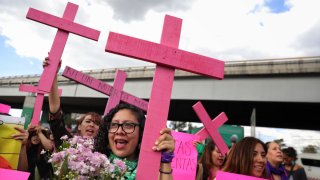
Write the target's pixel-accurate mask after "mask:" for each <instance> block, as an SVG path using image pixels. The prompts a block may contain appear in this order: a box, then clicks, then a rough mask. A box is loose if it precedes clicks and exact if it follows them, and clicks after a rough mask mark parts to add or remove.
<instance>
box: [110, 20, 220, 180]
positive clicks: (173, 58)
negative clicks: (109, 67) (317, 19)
mask: <svg viewBox="0 0 320 180" xmlns="http://www.w3.org/2000/svg"><path fill="white" fill-rule="evenodd" d="M181 26H182V19H179V18H175V17H173V16H168V15H166V17H165V20H164V25H163V29H162V36H161V42H160V44H156V43H153V42H149V41H145V40H141V39H137V38H133V37H129V36H125V35H121V34H117V33H113V32H110V33H109V37H108V41H107V45H106V51H107V52H111V53H115V54H120V55H124V56H128V57H132V58H136V59H140V60H143V61H148V62H152V63H156V69H155V74H154V78H153V84H152V90H151V97H150V100H149V106H148V111H147V119H146V124H145V130H144V135H143V140H142V144H141V148H140V149H141V150H140V155H139V162H138V169H137V170H138V172H137V176H136V178H137V179H139V180H140V179H157V178H158V173H159V172H158V170H159V164H160V158H161V153H156V152H154V151H153V150H152V147H153V146H154V143H155V141H156V139H157V138H158V137H159V132H160V130H161V129H162V128H164V127H166V122H167V117H168V111H169V105H170V99H171V91H172V85H173V79H174V71H175V69H176V68H177V69H182V70H185V71H189V72H193V73H197V74H201V75H206V76H210V77H214V78H218V79H222V78H223V75H224V62H223V61H219V60H217V59H213V58H209V57H205V56H202V55H198V54H194V53H191V52H187V51H183V50H180V49H178V45H179V39H180V31H181Z"/></svg>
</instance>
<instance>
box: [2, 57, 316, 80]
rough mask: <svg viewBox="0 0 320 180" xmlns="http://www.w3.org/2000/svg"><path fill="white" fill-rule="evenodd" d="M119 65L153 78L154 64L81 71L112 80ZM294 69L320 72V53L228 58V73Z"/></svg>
mask: <svg viewBox="0 0 320 180" xmlns="http://www.w3.org/2000/svg"><path fill="white" fill-rule="evenodd" d="M117 69H121V70H124V71H126V73H127V77H128V78H152V77H153V73H154V70H155V66H142V67H128V68H112V69H95V70H84V71H82V72H84V73H86V74H88V75H90V76H92V77H94V78H97V79H100V80H112V79H114V76H115V72H116V70H117ZM292 73H319V74H320V56H313V57H296V58H281V59H260V60H259V59H257V60H242V61H226V62H225V76H233V75H255V74H260V75H263V74H292ZM61 74H62V73H61V72H60V73H59V75H58V81H59V83H64V82H65V83H70V82H72V81H71V80H69V79H67V78H64V77H63V76H62V75H61ZM175 76H176V77H188V76H199V75H196V74H193V73H190V72H185V71H181V70H176V73H175ZM39 79H40V75H39V74H35V75H20V76H7V77H0V86H18V85H19V84H31V85H36V84H37V83H38V82H39Z"/></svg>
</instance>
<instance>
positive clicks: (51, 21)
mask: <svg viewBox="0 0 320 180" xmlns="http://www.w3.org/2000/svg"><path fill="white" fill-rule="evenodd" d="M77 10H78V5H76V4H73V3H70V2H69V3H68V4H67V7H66V9H65V11H64V13H63V17H62V18H59V17H56V16H53V15H50V14H48V13H45V12H42V11H39V10H36V9H33V8H29V11H28V13H27V18H28V19H31V20H34V21H37V22H40V23H43V24H47V25H50V26H52V27H56V28H58V31H57V33H56V36H55V38H54V41H53V44H52V47H51V50H50V53H49V59H50V65H49V66H46V67H45V68H44V71H43V73H42V75H41V77H40V81H39V85H38V89H37V92H38V94H37V98H36V103H35V107H34V111H33V115H32V120H31V123H33V124H37V123H39V116H40V112H41V109H42V105H43V99H44V94H46V93H49V92H50V89H51V87H52V84H53V80H54V78H55V76H56V74H57V71H58V67H59V62H60V59H61V56H62V53H63V50H64V47H65V45H66V43H67V39H68V36H69V33H74V34H77V35H81V36H83V37H86V38H89V39H93V40H95V41H98V39H99V35H100V32H99V31H97V30H94V29H91V28H88V27H85V26H82V25H80V24H77V23H74V22H73V20H74V18H75V16H76V13H77Z"/></svg>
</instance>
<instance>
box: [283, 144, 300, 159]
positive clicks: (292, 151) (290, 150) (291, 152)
mask: <svg viewBox="0 0 320 180" xmlns="http://www.w3.org/2000/svg"><path fill="white" fill-rule="evenodd" d="M282 152H283V153H284V154H286V155H287V156H288V157H291V158H292V159H293V160H294V161H296V160H297V151H296V150H295V149H294V148H293V147H288V148H284V149H282Z"/></svg>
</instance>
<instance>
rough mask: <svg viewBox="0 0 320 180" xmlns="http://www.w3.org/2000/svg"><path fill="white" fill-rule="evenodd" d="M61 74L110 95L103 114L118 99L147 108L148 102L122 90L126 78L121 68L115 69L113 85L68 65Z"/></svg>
mask: <svg viewBox="0 0 320 180" xmlns="http://www.w3.org/2000/svg"><path fill="white" fill-rule="evenodd" d="M62 75H63V76H64V77H66V78H69V79H72V80H74V81H76V82H78V83H80V84H83V85H85V86H87V87H89V88H91V89H94V90H96V91H99V92H101V93H103V94H105V95H108V96H110V97H109V100H108V103H107V106H106V109H105V112H104V115H106V114H108V112H109V111H110V109H111V108H113V107H115V106H116V105H117V104H119V102H120V101H123V102H126V103H128V104H132V105H135V106H137V107H139V108H141V109H143V110H145V111H147V108H148V102H147V101H145V100H143V99H140V98H138V97H135V96H133V95H131V94H129V93H126V92H125V91H123V86H124V82H125V80H126V73H125V72H124V71H121V70H117V74H116V77H115V80H114V83H113V86H111V85H109V84H107V83H105V82H103V81H100V80H98V79H95V78H93V77H91V76H89V75H87V74H84V73H82V72H80V71H77V70H75V69H73V68H71V67H69V66H66V68H65V69H64V71H63V73H62Z"/></svg>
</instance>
